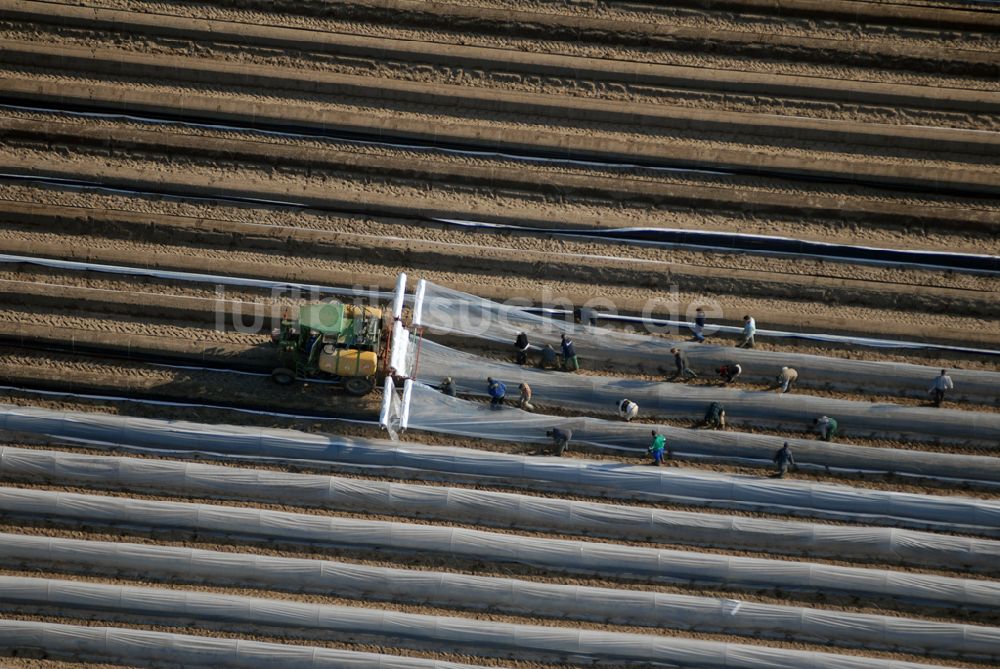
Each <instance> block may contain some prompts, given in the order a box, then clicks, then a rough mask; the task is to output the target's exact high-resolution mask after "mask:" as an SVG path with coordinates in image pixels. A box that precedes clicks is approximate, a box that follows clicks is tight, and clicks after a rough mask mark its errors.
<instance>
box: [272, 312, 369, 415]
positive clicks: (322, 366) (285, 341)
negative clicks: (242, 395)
mask: <svg viewBox="0 0 1000 669" xmlns="http://www.w3.org/2000/svg"><path fill="white" fill-rule="evenodd" d="M388 335H389V328H388V327H385V323H384V320H383V314H382V310H381V309H378V308H375V307H365V306H357V305H352V304H342V303H340V302H320V303H313V304H305V305H302V306H300V307H299V308H298V317H297V318H293V317H292V314H291V311H289V310H286V312H285V313H284V314H282V318H281V326H280V327H279V328H276V329H275V330H274V332H272V334H271V339H272V341H273V342H274V343H275V344H276V345H277V346H278V356H279V360H280V363H279V366H278V367H277V368H275V370H274V371H273V372H272V373H271V378H273V379H274V380H275V381H276V382H278V383H281V384H288V383H291V382H292V381H294V380H295V379H296V378H318V379H323V380H327V381H331V382H334V383H336V384H338V385H340V386H342V387H343V388H344V389H345V390H346V391H347V392H348V393H350V394H351V395H358V396H360V395H367V394H368V393H370V392H371V391H372V389H373V388H374V387H375V385H376V384H377V383H379V382H380V381H381V378H380V376H381V373H382V369H383V368H384V357H383V352H384V351H385V349H386V347H387V341H388Z"/></svg>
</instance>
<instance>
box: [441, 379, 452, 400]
mask: <svg viewBox="0 0 1000 669" xmlns="http://www.w3.org/2000/svg"><path fill="white" fill-rule="evenodd" d="M441 392H443V393H444V394H445V395H447V396H448V397H454V396H455V383H454V381H452V380H451V377H450V376H446V377H444V380H443V381H441Z"/></svg>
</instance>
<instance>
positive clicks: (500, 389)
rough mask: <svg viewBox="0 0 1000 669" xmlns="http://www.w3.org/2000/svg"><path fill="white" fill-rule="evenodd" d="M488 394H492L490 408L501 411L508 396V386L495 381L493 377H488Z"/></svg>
mask: <svg viewBox="0 0 1000 669" xmlns="http://www.w3.org/2000/svg"><path fill="white" fill-rule="evenodd" d="M486 392H488V393H489V394H490V408H492V409H500V408H502V407H503V400H504V398H505V397H506V396H507V386H505V385H504V384H503V383H502V382H500V381H494V380H493V377H487V378H486Z"/></svg>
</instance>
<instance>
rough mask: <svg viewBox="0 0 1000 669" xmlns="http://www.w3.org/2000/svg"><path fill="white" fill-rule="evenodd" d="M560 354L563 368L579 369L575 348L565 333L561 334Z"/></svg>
mask: <svg viewBox="0 0 1000 669" xmlns="http://www.w3.org/2000/svg"><path fill="white" fill-rule="evenodd" d="M562 356H563V363H562V365H563V369H564V370H566V371H573V372H575V371H576V370H578V369H580V361H579V360H578V359H577V357H576V349H575V348H574V347H573V340H572V339H570V338H569V337H567V336H566V335H563V336H562Z"/></svg>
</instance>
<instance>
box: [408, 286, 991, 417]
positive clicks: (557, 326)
mask: <svg viewBox="0 0 1000 669" xmlns="http://www.w3.org/2000/svg"><path fill="white" fill-rule="evenodd" d="M523 306H525V305H523V304H522V305H507V304H500V303H498V302H493V301H491V300H487V299H484V298H481V297H477V296H475V295H471V294H469V293H463V292H460V291H457V290H452V289H450V288H445V287H443V286H439V285H436V284H434V283H431V282H427V286H426V289H425V292H424V308H423V324H424V326H425V327H426V328H427V330H428V331H429V332H431V333H439V334H460V335H465V336H471V337H478V338H482V339H486V340H489V341H494V342H498V343H501V344H503V345H504V346H503V347H502V349H501V350H503V351H509V352H510V353H511V358H513V350H514V349H513V343H514V337H516V336H517V334H518V333H519V332H525V333H527V334H528V339H529V341H530V342H531V343H532V344H534V345H536V346H540V345H542V344H545V343H549V344H552V345H553V347H554V348H555V349H556V350H557V351H558V350H559V335H560V334H561V333H566V334H569V335H571V337H572V339H573V342H574V344H575V347H576V351H577V353H578V354H579V355H580V358H581V359H582V360H583V361H584V364H586V362H587V360H597V361H606V360H609V361H614V362H616V363H625V364H634V365H639V366H641V367H643V368H644V369H645V370H646V371H647V372H651V373H655V372H656V371H657V370H658V369H660V368H663V369H665V370H669V371H670V372H671V373H672V371H673V369H674V364H673V356H672V355H671V354H670V349H671V348H673V347H674V346H677V347H678V348H680V349H682V350H684V351H685V353H686V354H687V356H688V359H689V362H690V365H691V367H692V368H693V369H694V370H695V371H698V372H699V373H701V375H702V376H712V375H713V370H714V369H715V368H716V367H718V366H720V365H722V364H725V363H728V362H739V363H740V364H741V365H742V366H743V378H744V379H752V380H754V381H758V382H759V381H766V382H771V381H773V380H774V378H775V376H776V375H777V374H778V372H779V371H780V370H781V368H782V367H784V366H789V367H794V368H795V369H797V370H798V371H799V379H800V382H801V383H802V384H803V385H818V386H822V387H831V388H836V389H841V390H846V391H854V390H858V389H863V390H865V391H867V392H874V393H879V394H890V395H907V396H913V397H924V398H926V397H927V389H928V388H929V387H930V384H931V381H933V379H934V377H935V376H937V375H938V374H939V373H940V367H926V366H922V365H910V364H903V363H896V362H873V361H867V360H848V359H843V358H826V357H823V356H817V355H806V354H802V353H792V352H788V351H761V350H744V349H737V348H734V347H732V346H718V345H713V344H707V343H703V344H696V343H691V342H688V341H684V337H685V335H684V334H681V335H677V334H672V335H671V336H668V337H659V336H651V335H640V334H632V333H627V332H621V331H618V330H610V329H606V328H601V327H593V326H588V325H579V324H574V323H569V322H566V321H565V320H558V319H551V318H545V317H543V316H539V315H538V314H534V313H531V312H529V311H527V310H525V309H524V308H522V307H523ZM671 331H672V330H671ZM796 336H805V335H799V334H797V335H796ZM425 369H428V367H425ZM952 377H953V379H954V380H955V389H954V390H953V391H951V396H952V397H956V398H963V399H969V400H973V401H976V402H987V403H1000V374H998V373H994V372H980V371H972V370H960V371H955V370H953V371H952Z"/></svg>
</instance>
